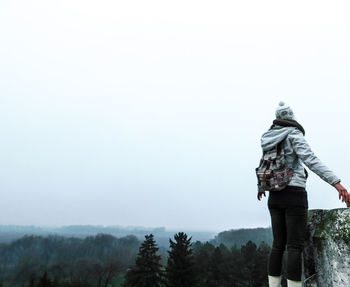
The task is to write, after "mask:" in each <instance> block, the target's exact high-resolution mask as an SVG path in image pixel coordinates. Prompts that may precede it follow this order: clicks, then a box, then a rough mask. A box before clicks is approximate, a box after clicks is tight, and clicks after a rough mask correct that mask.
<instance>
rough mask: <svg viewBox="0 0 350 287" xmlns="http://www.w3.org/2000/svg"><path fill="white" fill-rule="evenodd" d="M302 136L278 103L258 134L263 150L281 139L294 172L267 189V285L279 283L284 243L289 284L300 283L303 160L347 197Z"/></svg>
mask: <svg viewBox="0 0 350 287" xmlns="http://www.w3.org/2000/svg"><path fill="white" fill-rule="evenodd" d="M304 135H305V131H304V128H303V127H302V126H301V125H300V124H299V123H298V122H297V121H296V119H295V117H294V113H293V111H292V109H291V108H290V107H289V106H287V105H285V104H284V103H283V102H280V103H279V106H278V108H277V109H276V119H275V120H274V121H273V125H272V126H271V128H270V129H269V130H268V131H267V132H265V133H264V134H263V135H262V137H261V147H262V149H263V151H267V150H270V149H272V148H273V147H275V146H276V145H277V144H278V143H281V142H282V143H281V145H282V148H283V151H284V159H285V163H286V165H287V166H288V167H289V168H290V169H291V170H292V171H293V173H292V176H291V179H290V181H289V183H288V185H287V186H286V187H284V188H283V189H282V190H279V191H270V192H269V198H268V208H269V212H270V215H271V226H272V233H273V244H272V249H271V253H270V256H269V260H268V280H269V286H270V287H279V286H281V273H282V270H281V269H282V258H283V253H284V250H285V247H286V246H287V251H288V258H287V282H288V287H297V286H298V287H299V286H302V282H301V273H302V250H303V245H304V239H305V231H306V223H307V210H308V200H307V192H306V190H305V187H306V179H307V176H308V174H307V171H306V169H305V168H304V167H303V165H302V163H304V164H305V165H306V166H307V167H308V168H309V169H310V170H311V171H313V172H314V173H316V174H317V175H318V176H319V177H321V178H322V179H323V180H324V181H326V182H327V183H329V184H330V185H332V186H333V187H335V188H336V189H337V190H338V192H339V199H341V200H342V201H343V202H349V200H350V197H349V194H348V192H347V190H346V189H345V188H344V187H343V186H342V185H341V184H340V179H339V178H338V177H337V176H336V175H335V174H334V173H333V172H332V171H331V170H330V169H329V168H328V167H327V166H325V165H324V164H323V163H322V162H321V161H320V160H319V159H318V158H317V157H316V155H315V154H314V153H313V152H312V150H311V148H310V146H309V145H308V143H307V141H306V140H305V138H304ZM263 195H264V196H266V194H265V191H264V190H259V192H258V195H257V197H258V200H261V197H262V196H263Z"/></svg>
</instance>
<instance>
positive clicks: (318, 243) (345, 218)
mask: <svg viewBox="0 0 350 287" xmlns="http://www.w3.org/2000/svg"><path fill="white" fill-rule="evenodd" d="M304 278H305V279H306V282H305V286H307V287H349V286H350V208H338V209H332V210H319V209H316V210H309V215H308V229H307V239H306V244H305V248H304ZM307 278H309V279H307Z"/></svg>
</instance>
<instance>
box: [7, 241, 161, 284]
mask: <svg viewBox="0 0 350 287" xmlns="http://www.w3.org/2000/svg"><path fill="white" fill-rule="evenodd" d="M140 244H141V242H140V240H138V239H137V238H136V237H135V236H133V235H130V236H125V237H121V238H116V237H114V236H112V235H109V234H97V235H96V236H88V237H86V238H85V239H81V238H74V237H70V238H67V237H63V236H58V235H51V236H47V237H42V236H33V235H31V236H24V237H22V238H20V239H18V240H16V241H13V242H11V243H7V244H0V284H1V283H2V284H3V286H5V287H7V286H11V287H14V286H21V287H22V286H31V287H33V286H85V287H88V286H90V285H86V284H85V285H84V282H91V284H93V285H91V286H106V287H107V286H108V284H110V283H111V282H112V281H113V280H114V278H115V277H118V276H117V275H118V274H121V273H122V272H123V271H125V270H126V268H127V267H128V266H130V265H132V264H133V263H134V261H135V258H136V254H137V252H138V248H139V246H140ZM163 253H164V254H165V253H166V250H165V249H164V250H163ZM45 274H46V275H45ZM46 281H50V282H51V284H54V285H47V284H46V283H45V284H44V283H42V284H41V285H40V284H39V282H46ZM96 282H97V283H96ZM37 284H39V285H37ZM43 284H44V285H43ZM79 284H81V285H79ZM96 284H99V285H96ZM0 286H1V285H0Z"/></svg>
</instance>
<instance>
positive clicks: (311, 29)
mask: <svg viewBox="0 0 350 287" xmlns="http://www.w3.org/2000/svg"><path fill="white" fill-rule="evenodd" d="M348 15H349V4H348V2H347V1H332V3H331V2H329V1H307V2H305V1H293V2H290V3H285V2H281V1H199V0H198V1H80V0H79V1H1V3H0V39H1V40H0V41H1V45H0V132H1V140H0V193H1V200H0V224H16V225H52V226H59V225H69V224H102V225H125V226H146V227H158V226H164V227H166V228H171V229H191V230H211V231H222V230H227V229H231V228H240V227H258V226H262V227H264V226H268V225H270V218H269V213H268V209H267V198H263V200H262V201H261V202H259V201H258V200H257V199H256V193H257V187H256V183H257V182H256V175H255V167H256V166H257V165H258V162H259V159H260V157H261V148H260V136H261V134H262V133H263V132H265V131H266V130H267V129H268V128H269V127H270V125H271V124H272V120H273V119H274V112H275V108H276V107H277V105H278V102H279V101H280V100H283V101H285V102H286V103H287V104H289V105H290V106H291V107H292V109H293V110H294V113H295V116H296V118H297V120H298V121H299V122H300V123H301V124H302V125H303V127H304V128H305V130H306V136H305V137H306V140H307V141H308V142H309V144H310V146H311V148H312V150H313V151H314V152H315V154H316V155H317V156H318V157H319V158H320V159H321V161H323V162H324V163H325V164H326V165H327V166H328V167H329V168H330V169H331V170H332V171H333V172H334V173H335V174H336V175H337V176H338V177H339V178H341V180H342V184H343V185H344V186H345V187H346V188H348V186H349V174H348V165H347V163H348V162H349V161H350V155H349V152H348V147H349V146H350V136H349V133H348V131H349V109H350V106H349V104H350V101H349V100H348V96H349V93H350V86H349V77H350V69H349V67H350V56H349V52H348V51H349V50H350V38H349V37H347V35H348V33H349V29H350V19H349V17H348ZM306 190H307V191H308V199H309V208H310V209H315V208H324V209H330V208H339V207H345V204H344V203H342V202H341V201H339V199H338V194H337V191H336V189H334V188H333V187H332V186H330V185H329V184H327V183H326V182H324V181H322V180H321V179H320V178H319V177H318V176H317V175H315V174H313V173H312V172H309V179H308V182H307V187H306Z"/></svg>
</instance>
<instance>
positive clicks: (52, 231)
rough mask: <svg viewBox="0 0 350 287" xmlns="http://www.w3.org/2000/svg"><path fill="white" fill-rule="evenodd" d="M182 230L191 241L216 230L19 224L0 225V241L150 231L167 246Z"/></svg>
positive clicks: (208, 236) (203, 238)
mask: <svg viewBox="0 0 350 287" xmlns="http://www.w3.org/2000/svg"><path fill="white" fill-rule="evenodd" d="M179 231H184V232H186V233H187V234H188V235H189V236H192V241H193V242H195V241H197V240H198V241H202V242H203V241H209V240H211V239H213V238H214V236H215V235H216V234H217V233H216V232H210V231H191V230H168V229H165V227H156V228H147V227H135V226H131V227H129V226H126V227H124V226H102V225H68V226H61V227H46V226H44V227H43V226H34V225H32V226H21V225H0V243H10V242H12V241H14V240H17V239H19V238H21V237H23V236H25V235H39V236H47V235H60V236H65V237H76V238H82V239H83V238H85V237H87V236H94V235H97V234H101V233H103V234H110V235H113V236H115V237H118V238H120V237H124V236H128V235H134V236H136V237H137V238H138V239H139V240H142V241H143V240H144V239H145V235H146V234H150V233H152V234H153V235H154V238H155V240H156V241H157V243H158V245H159V246H162V247H165V248H168V247H169V238H173V236H174V234H175V233H177V232H179Z"/></svg>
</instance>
